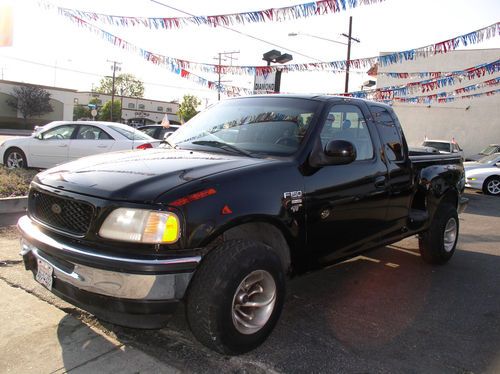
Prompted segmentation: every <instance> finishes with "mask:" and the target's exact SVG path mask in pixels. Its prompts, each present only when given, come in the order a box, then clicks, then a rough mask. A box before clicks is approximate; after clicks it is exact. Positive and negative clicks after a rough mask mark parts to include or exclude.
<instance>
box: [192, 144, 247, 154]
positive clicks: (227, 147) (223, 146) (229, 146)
mask: <svg viewBox="0 0 500 374" xmlns="http://www.w3.org/2000/svg"><path fill="white" fill-rule="evenodd" d="M191 144H196V145H206V146H208V147H215V148H220V149H224V150H231V151H233V152H235V153H239V154H240V155H244V156H248V157H255V156H252V154H251V153H250V152H247V151H245V150H243V149H241V148H238V147H235V146H234V145H232V144H228V143H224V142H219V141H218V140H197V141H194V142H191Z"/></svg>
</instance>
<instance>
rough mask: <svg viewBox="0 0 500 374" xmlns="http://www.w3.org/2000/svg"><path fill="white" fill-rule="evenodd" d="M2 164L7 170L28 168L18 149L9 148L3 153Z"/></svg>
mask: <svg viewBox="0 0 500 374" xmlns="http://www.w3.org/2000/svg"><path fill="white" fill-rule="evenodd" d="M3 163H4V165H5V166H6V167H7V168H8V169H27V168H28V162H27V161H26V155H25V154H24V152H23V151H22V150H20V149H19V148H9V149H8V150H7V152H5V156H4V160H3Z"/></svg>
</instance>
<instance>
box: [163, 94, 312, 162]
mask: <svg viewBox="0 0 500 374" xmlns="http://www.w3.org/2000/svg"><path fill="white" fill-rule="evenodd" d="M317 105H318V104H317V103H316V102H315V101H312V100H311V101H309V100H304V99H300V100H299V99H294V98H272V97H265V98H264V97H260V98H245V99H234V100H227V101H223V102H221V103H219V104H217V105H215V106H213V107H211V108H209V109H207V110H205V111H203V112H201V113H199V114H198V115H197V116H195V117H194V118H193V119H191V120H190V121H189V122H187V123H186V124H185V125H183V126H181V128H180V129H179V130H177V131H176V132H175V133H174V134H173V135H172V136H170V137H169V138H168V140H169V142H170V143H172V144H174V145H176V146H177V147H179V148H183V149H185V148H188V149H191V148H193V149H195V148H197V147H203V148H207V149H210V150H213V151H221V150H222V151H227V152H233V153H240V154H242V155H252V154H253V155H276V156H288V155H292V154H293V153H295V152H296V151H297V150H298V148H299V146H300V144H301V143H302V141H303V139H304V136H305V134H306V132H307V130H308V128H309V125H310V124H311V122H312V120H313V117H314V113H315V111H316V107H317Z"/></svg>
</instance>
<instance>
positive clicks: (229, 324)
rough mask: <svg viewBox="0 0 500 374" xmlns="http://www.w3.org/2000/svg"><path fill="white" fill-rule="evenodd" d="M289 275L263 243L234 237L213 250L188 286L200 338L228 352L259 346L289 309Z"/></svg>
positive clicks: (191, 321) (188, 307)
mask: <svg viewBox="0 0 500 374" xmlns="http://www.w3.org/2000/svg"><path fill="white" fill-rule="evenodd" d="M284 295H285V273H284V271H283V268H282V265H281V261H280V258H279V256H278V255H277V254H276V253H275V252H273V250H272V249H271V248H269V247H268V246H266V245H264V244H263V243H260V242H255V241H249V240H231V241H227V242H224V243H223V244H222V245H220V246H219V247H217V248H215V249H213V250H212V251H211V252H210V253H208V254H207V255H206V256H205V258H204V259H203V261H202V263H201V264H200V267H199V269H198V270H197V271H196V273H195V275H194V277H193V279H192V281H191V285H190V288H189V290H188V296H187V303H186V304H187V305H186V314H187V320H188V323H189V325H190V327H191V330H192V332H193V334H194V335H195V336H196V338H197V339H198V340H199V341H200V342H201V343H203V344H204V345H205V346H207V347H208V348H210V349H213V350H215V351H217V352H219V353H222V354H229V355H234V354H241V353H245V352H248V351H250V350H252V349H254V348H256V347H257V346H259V345H260V344H261V343H262V342H264V340H266V338H267V337H268V335H269V334H270V333H271V331H272V330H273V328H274V326H275V325H276V323H277V321H278V318H279V316H280V314H281V310H282V308H283V301H284Z"/></svg>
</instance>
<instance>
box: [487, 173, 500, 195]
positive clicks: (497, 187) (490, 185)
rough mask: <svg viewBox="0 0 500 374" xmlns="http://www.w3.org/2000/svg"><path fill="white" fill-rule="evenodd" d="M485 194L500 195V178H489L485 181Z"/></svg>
mask: <svg viewBox="0 0 500 374" xmlns="http://www.w3.org/2000/svg"><path fill="white" fill-rule="evenodd" d="M483 192H484V193H485V194H486V195H493V196H498V195H500V177H489V178H488V179H486V180H485V181H484V184H483Z"/></svg>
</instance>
